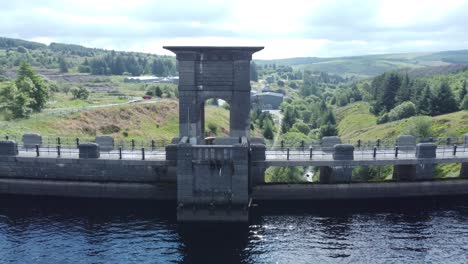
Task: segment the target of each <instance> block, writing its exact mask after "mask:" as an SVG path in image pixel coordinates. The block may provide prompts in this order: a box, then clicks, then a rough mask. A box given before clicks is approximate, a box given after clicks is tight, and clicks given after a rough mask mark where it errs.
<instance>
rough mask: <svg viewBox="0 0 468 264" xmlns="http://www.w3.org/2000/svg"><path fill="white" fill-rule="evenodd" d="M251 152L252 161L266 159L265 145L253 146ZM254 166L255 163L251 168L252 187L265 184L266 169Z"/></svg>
mask: <svg viewBox="0 0 468 264" xmlns="http://www.w3.org/2000/svg"><path fill="white" fill-rule="evenodd" d="M250 150H251V152H250V160H251V161H264V160H265V159H266V146H265V144H251V145H250ZM254 164H255V163H253V164H252V165H251V167H250V173H251V176H250V178H251V179H250V183H251V186H255V185H258V184H263V183H265V168H264V167H263V166H256V165H254Z"/></svg>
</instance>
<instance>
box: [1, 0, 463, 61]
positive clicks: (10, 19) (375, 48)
mask: <svg viewBox="0 0 468 264" xmlns="http://www.w3.org/2000/svg"><path fill="white" fill-rule="evenodd" d="M2 2H5V3H1V5H2V9H1V10H0V32H1V33H0V34H2V35H4V36H7V37H17V38H24V39H30V40H35V41H40V42H45V43H48V42H65V43H75V44H82V45H86V46H90V47H101V48H109V49H117V50H133V51H144V52H153V53H159V54H161V53H164V54H168V52H167V51H164V50H163V49H162V46H163V45H261V46H265V50H263V51H261V52H260V53H258V55H256V57H258V58H282V57H299V56H327V57H331V56H351V55H360V54H369V53H389V52H411V51H434V50H447V49H466V48H468V46H467V42H468V27H466V26H465V25H466V24H467V23H466V18H465V17H466V14H467V13H468V0H444V1H440V0H426V1H419V0H381V1H372V0H361V1H351V0H341V1H338V0H289V1H263V0H237V1H216V0H197V1H170V2H168V1H162V0H157V1H153V0H132V1H121V0H100V1H96V0H81V1H59V0H42V1H22V0H17V1H2Z"/></svg>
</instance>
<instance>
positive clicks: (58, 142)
mask: <svg viewBox="0 0 468 264" xmlns="http://www.w3.org/2000/svg"><path fill="white" fill-rule="evenodd" d="M57 145H59V146H60V145H61V141H60V137H58V138H57Z"/></svg>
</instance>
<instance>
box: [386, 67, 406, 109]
mask: <svg viewBox="0 0 468 264" xmlns="http://www.w3.org/2000/svg"><path fill="white" fill-rule="evenodd" d="M400 86H401V81H400V77H399V76H398V75H397V74H396V73H391V74H390V75H389V76H388V77H387V79H386V80H385V84H384V91H383V95H382V98H381V104H382V105H383V106H384V107H385V109H386V110H387V111H390V110H391V109H392V108H393V107H395V103H396V100H395V99H396V94H397V92H398V89H400Z"/></svg>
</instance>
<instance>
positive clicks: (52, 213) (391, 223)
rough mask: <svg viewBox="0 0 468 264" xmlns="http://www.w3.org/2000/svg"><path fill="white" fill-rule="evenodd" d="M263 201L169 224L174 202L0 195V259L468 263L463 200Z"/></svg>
mask: <svg viewBox="0 0 468 264" xmlns="http://www.w3.org/2000/svg"><path fill="white" fill-rule="evenodd" d="M462 200H467V198H463V199H460V198H458V199H451V200H444V201H434V200H426V201H411V202H401V201H400V202H394V203H392V204H393V205H388V203H387V204H386V205H380V203H375V204H372V205H369V204H365V205H362V204H361V206H359V207H353V206H349V205H344V206H336V205H335V206H333V207H332V209H330V208H329V209H327V207H325V206H324V207H321V208H316V207H315V206H310V205H307V204H302V205H301V207H302V208H304V207H306V208H308V209H298V208H300V207H299V206H296V208H291V205H284V204H283V205H281V206H278V205H270V206H269V207H260V208H257V209H256V210H255V211H254V215H253V217H252V218H253V219H252V222H251V223H250V224H249V225H241V226H233V225H217V226H213V225H183V226H181V225H178V224H176V221H175V220H176V219H175V211H174V209H172V208H174V205H161V204H154V203H148V202H145V203H143V204H140V203H135V202H132V203H127V202H120V201H106V202H101V201H96V200H61V199H55V200H54V199H31V198H18V197H0V263H48V264H51V263H181V262H182V263H468V200H467V201H466V202H464V201H462Z"/></svg>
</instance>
